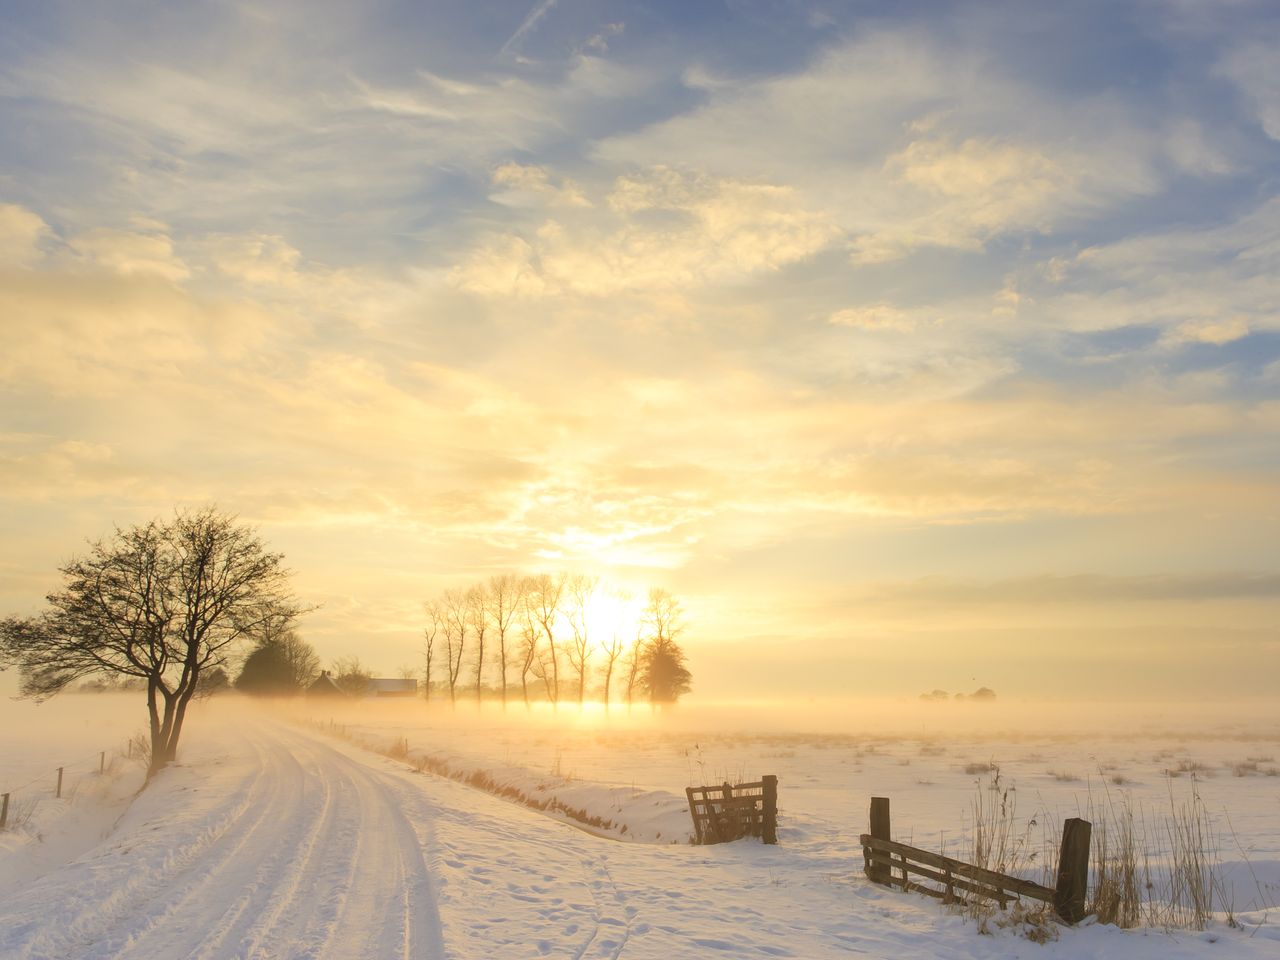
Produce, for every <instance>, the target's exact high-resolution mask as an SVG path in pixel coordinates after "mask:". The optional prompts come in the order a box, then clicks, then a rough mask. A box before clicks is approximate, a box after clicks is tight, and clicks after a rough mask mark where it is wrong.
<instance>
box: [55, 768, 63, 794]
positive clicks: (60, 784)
mask: <svg viewBox="0 0 1280 960" xmlns="http://www.w3.org/2000/svg"><path fill="white" fill-rule="evenodd" d="M53 799H55V800H61V799H62V768H61V767H59V768H58V787H57V789H56V790H54V791H53Z"/></svg>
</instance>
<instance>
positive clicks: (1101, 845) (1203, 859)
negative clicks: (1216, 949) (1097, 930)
mask: <svg viewBox="0 0 1280 960" xmlns="http://www.w3.org/2000/svg"><path fill="white" fill-rule="evenodd" d="M1172 781H1173V777H1172V775H1171V777H1170V781H1169V810H1168V812H1167V813H1159V814H1157V813H1155V812H1154V811H1153V812H1149V813H1148V812H1144V811H1143V810H1141V809H1135V807H1134V805H1133V802H1132V800H1131V799H1130V798H1129V797H1128V796H1124V797H1121V798H1119V799H1118V800H1117V799H1115V798H1113V797H1112V796H1111V794H1110V792H1108V793H1107V794H1106V800H1105V804H1103V805H1100V806H1098V807H1096V808H1095V807H1094V806H1093V803H1092V798H1091V800H1090V811H1089V816H1090V818H1091V820H1092V821H1093V825H1094V826H1093V851H1092V856H1091V863H1092V878H1091V881H1092V882H1091V884H1090V891H1089V894H1090V895H1089V902H1088V904H1087V909H1088V911H1089V912H1090V913H1092V914H1094V915H1096V916H1097V918H1098V920H1099V922H1101V923H1114V924H1115V925H1117V926H1119V927H1136V926H1138V925H1140V924H1143V923H1145V924H1146V925H1148V926H1153V927H1164V928H1166V929H1170V930H1203V929H1204V928H1205V926H1206V924H1208V922H1209V921H1210V919H1212V917H1213V916H1214V914H1215V913H1216V912H1223V913H1226V914H1227V917H1228V922H1231V917H1232V904H1231V903H1230V902H1229V900H1228V897H1227V888H1226V887H1225V885H1224V884H1223V882H1222V876H1221V859H1220V856H1219V848H1218V834H1217V831H1216V829H1215V827H1214V824H1213V818H1212V817H1211V816H1210V815H1209V811H1208V808H1207V807H1206V806H1205V804H1204V801H1203V800H1202V799H1201V797H1200V795H1199V793H1198V792H1197V791H1196V790H1195V788H1194V787H1193V788H1192V790H1191V794H1190V796H1189V797H1187V798H1186V799H1183V800H1179V799H1178V798H1177V797H1176V796H1175V794H1174V791H1173V782H1172Z"/></svg>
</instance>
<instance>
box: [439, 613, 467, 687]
mask: <svg viewBox="0 0 1280 960" xmlns="http://www.w3.org/2000/svg"><path fill="white" fill-rule="evenodd" d="M442 602H443V604H444V641H445V661H446V662H445V666H446V667H447V668H448V670H447V672H448V677H449V702H450V703H457V702H458V677H459V676H461V674H462V654H463V652H464V651H465V648H466V645H467V613H468V608H469V603H468V601H467V595H466V593H464V592H463V591H461V590H446V591H445V594H444V598H443V601H442Z"/></svg>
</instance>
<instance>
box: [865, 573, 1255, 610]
mask: <svg viewBox="0 0 1280 960" xmlns="http://www.w3.org/2000/svg"><path fill="white" fill-rule="evenodd" d="M864 589H865V592H866V593H867V594H868V595H870V596H874V597H875V598H876V599H877V600H879V601H883V602H886V603H898V604H902V603H912V604H915V603H925V604H938V605H947V606H950V605H957V604H993V603H995V604H1040V603H1054V604H1061V603H1067V604H1078V603H1139V602H1151V601H1157V602H1158V601H1170V600H1172V601H1202V600H1222V599H1236V598H1248V599H1262V600H1277V599H1280V574H1275V573H1271V572H1252V573H1250V572H1228V571H1217V572H1210V573H1198V574H1144V575H1140V576H1114V575H1103V574H1078V575H1074V576H1061V575H1044V576H1036V577H1017V578H1011V579H1006V580H960V579H954V578H949V577H927V578H924V579H921V580H916V581H911V582H899V583H877V584H874V585H869V586H868V587H866V588H864Z"/></svg>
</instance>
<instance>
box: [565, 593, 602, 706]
mask: <svg viewBox="0 0 1280 960" xmlns="http://www.w3.org/2000/svg"><path fill="white" fill-rule="evenodd" d="M599 586H600V578H599V577H593V576H588V575H587V574H583V573H578V574H574V575H573V576H571V577H569V578H567V580H566V581H565V589H564V607H565V619H566V620H568V621H569V629H570V630H571V631H572V632H573V643H571V644H570V645H569V648H568V651H567V655H568V660H569V666H570V667H571V668H572V669H573V671H574V672H575V673H576V674H577V675H578V706H579V707H581V706H582V704H583V701H584V700H585V699H586V694H587V661H588V660H590V659H591V654H592V653H593V652H594V651H593V650H592V648H591V628H590V617H591V601H592V599H593V598H594V597H595V594H596V589H597V588H598V587H599Z"/></svg>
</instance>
